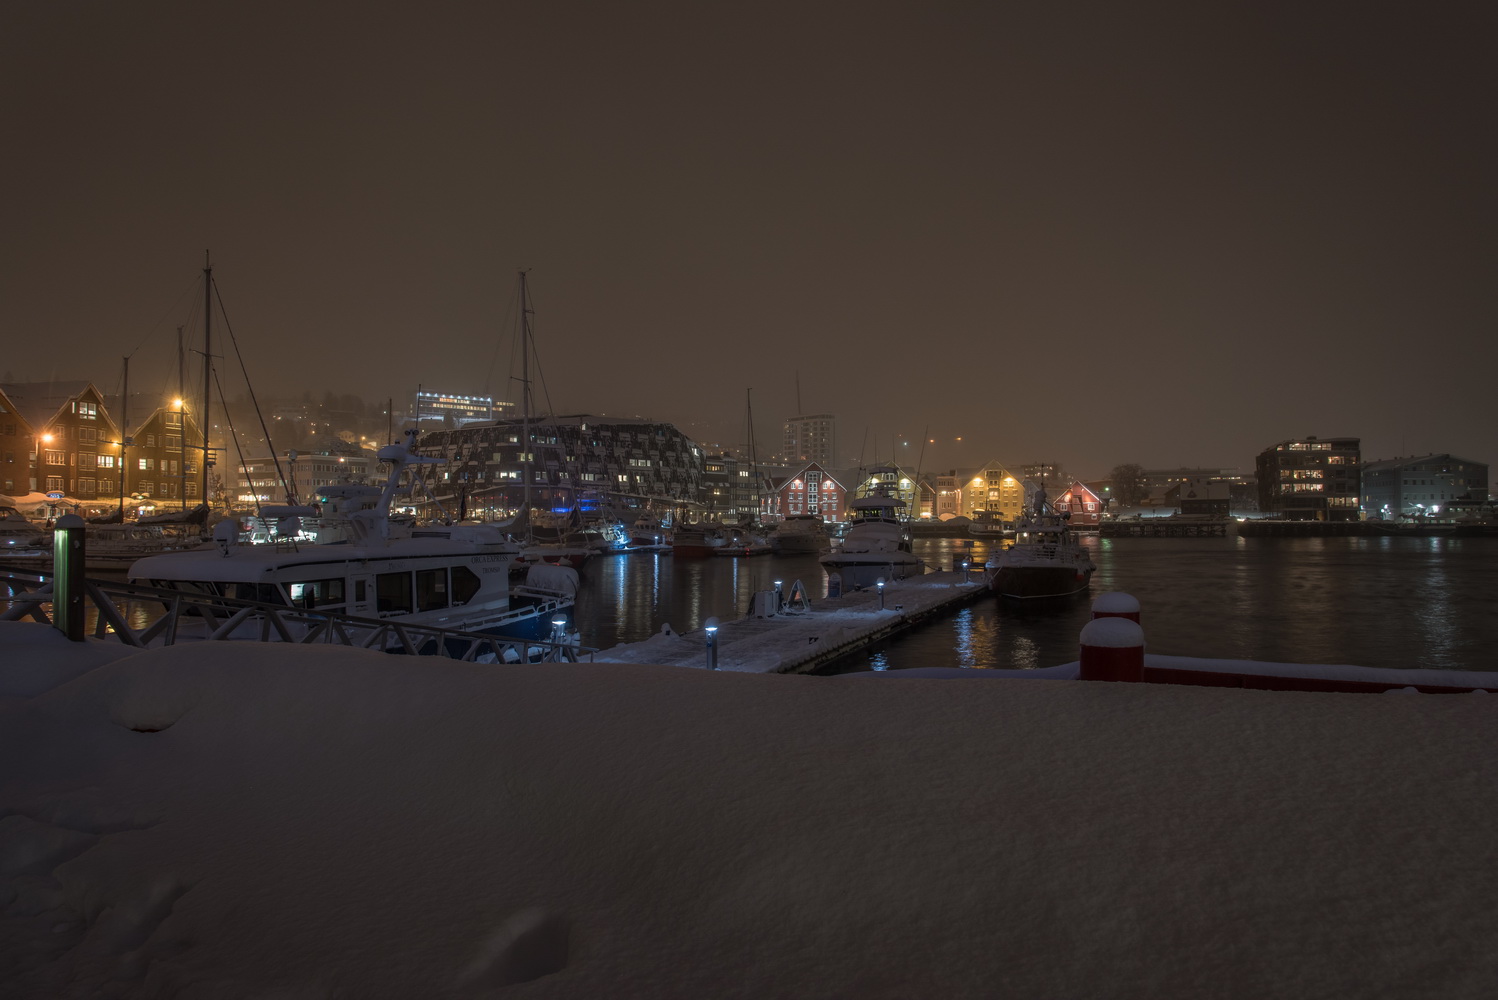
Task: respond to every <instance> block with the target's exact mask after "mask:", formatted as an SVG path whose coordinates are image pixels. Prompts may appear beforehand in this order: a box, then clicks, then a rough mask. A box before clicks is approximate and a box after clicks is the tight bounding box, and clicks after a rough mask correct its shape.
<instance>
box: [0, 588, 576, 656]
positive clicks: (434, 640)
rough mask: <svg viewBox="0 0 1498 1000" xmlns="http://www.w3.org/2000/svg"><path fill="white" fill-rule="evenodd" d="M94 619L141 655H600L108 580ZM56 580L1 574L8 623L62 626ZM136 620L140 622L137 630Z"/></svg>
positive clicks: (0, 616)
mask: <svg viewBox="0 0 1498 1000" xmlns="http://www.w3.org/2000/svg"><path fill="white" fill-rule="evenodd" d="M84 593H85V596H86V601H87V603H88V605H89V608H90V610H91V611H92V612H93V614H92V615H90V617H92V618H93V619H94V625H93V629H92V631H91V633H90V634H91V635H92V637H93V638H96V639H110V638H113V639H117V640H119V641H120V642H122V643H124V644H126V645H128V646H135V647H137V648H140V649H150V648H155V647H159V646H171V645H175V644H176V643H178V642H187V641H191V642H204V641H207V642H221V641H236V642H244V641H249V642H289V643H297V644H301V645H307V644H313V643H327V644H332V645H341V646H352V647H356V648H360V649H374V650H380V651H383V652H389V653H405V654H408V655H411V656H442V657H446V658H448V659H453V660H464V661H470V662H488V661H489V658H490V657H493V659H494V661H495V662H500V663H516V662H563V661H567V662H576V661H579V660H592V659H593V654H594V653H595V652H597V650H595V649H592V648H590V647H586V646H578V645H574V644H572V643H570V642H565V641H562V642H558V641H553V640H551V639H511V638H507V637H503V636H495V635H488V634H486V633H483V632H467V631H463V630H461V629H448V628H439V627H437V626H433V625H420V624H413V623H411V622H404V621H396V620H393V619H382V618H362V617H358V616H355V615H348V614H342V613H338V612H333V611H330V610H328V609H308V608H300V607H288V606H286V605H282V604H262V603H259V602H256V601H241V600H236V599H233V598H228V597H216V596H213V595H210V594H201V595H199V594H187V593H182V592H180V591H175V590H164V589H161V588H157V587H145V586H141V585H139V584H133V583H118V582H114V581H106V580H85V581H84ZM53 599H54V593H53V578H52V576H51V575H50V574H45V573H22V572H15V571H0V607H3V609H4V610H0V621H23V620H26V619H30V620H32V621H37V622H41V623H42V624H44V625H55V624H56V622H55V620H54V618H53V616H52V615H50V614H49V610H50V609H51V606H52V603H53ZM132 620H138V621H140V624H137V625H132V624H131V621H132Z"/></svg>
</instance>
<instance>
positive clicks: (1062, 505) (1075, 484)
mask: <svg viewBox="0 0 1498 1000" xmlns="http://www.w3.org/2000/svg"><path fill="white" fill-rule="evenodd" d="M1054 506H1055V508H1056V511H1057V513H1061V514H1070V515H1071V518H1070V521H1071V526H1072V527H1073V528H1096V527H1097V526H1098V522H1099V521H1101V520H1102V518H1103V506H1104V505H1103V498H1102V497H1100V496H1098V495H1097V494H1096V493H1094V492H1093V491H1092V490H1091V489H1090V488H1088V486H1087V484H1085V483H1083V482H1082V481H1081V480H1080V479H1073V480H1072V482H1071V485H1070V486H1068V487H1067V488H1066V491H1065V492H1064V493H1062V494H1061V495H1060V496H1059V497H1057V498H1056V500H1055V504H1054Z"/></svg>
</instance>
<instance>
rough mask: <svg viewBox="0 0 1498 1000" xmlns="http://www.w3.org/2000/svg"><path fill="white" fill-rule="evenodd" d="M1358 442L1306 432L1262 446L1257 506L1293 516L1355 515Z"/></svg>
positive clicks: (1258, 461) (1301, 518) (1326, 517)
mask: <svg viewBox="0 0 1498 1000" xmlns="http://www.w3.org/2000/svg"><path fill="white" fill-rule="evenodd" d="M1360 443H1361V442H1360V441H1359V440H1358V439H1357V438H1325V439H1321V438H1316V437H1307V438H1303V439H1299V440H1291V441H1281V442H1279V443H1278V444H1276V445H1271V446H1270V447H1268V448H1266V449H1264V450H1263V451H1262V452H1260V453H1259V455H1258V457H1257V459H1256V460H1255V467H1256V471H1257V473H1258V479H1259V509H1260V510H1262V511H1264V512H1266V513H1272V514H1277V515H1279V516H1280V517H1283V518H1285V519H1286V520H1291V521H1352V520H1357V519H1358V517H1359V513H1360V512H1359V501H1360V497H1361V488H1360V484H1361V478H1360V475H1359V473H1360V471H1361V469H1360V466H1361V461H1362V453H1361V449H1360Z"/></svg>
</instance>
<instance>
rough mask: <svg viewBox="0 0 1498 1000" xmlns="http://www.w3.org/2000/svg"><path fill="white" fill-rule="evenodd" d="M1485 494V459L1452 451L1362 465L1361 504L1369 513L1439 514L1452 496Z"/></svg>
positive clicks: (1390, 515)
mask: <svg viewBox="0 0 1498 1000" xmlns="http://www.w3.org/2000/svg"><path fill="white" fill-rule="evenodd" d="M1487 498H1488V467H1487V465H1486V463H1483V462H1474V461H1472V460H1470V459H1466V458H1458V457H1457V456H1455V455H1451V454H1440V455H1420V456H1415V457H1412V458H1387V459H1380V460H1379V461H1376V462H1369V463H1368V464H1366V465H1364V466H1363V475H1362V504H1363V513H1364V514H1365V515H1366V516H1368V517H1381V518H1386V519H1389V520H1392V519H1394V518H1396V517H1399V516H1400V515H1411V514H1414V515H1418V514H1439V513H1440V512H1441V511H1442V510H1444V509H1445V508H1446V506H1447V505H1448V504H1449V503H1450V501H1453V500H1466V501H1479V502H1481V501H1485V500H1487Z"/></svg>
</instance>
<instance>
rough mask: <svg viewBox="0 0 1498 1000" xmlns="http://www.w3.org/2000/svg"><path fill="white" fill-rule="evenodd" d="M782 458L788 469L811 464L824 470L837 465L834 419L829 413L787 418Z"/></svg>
mask: <svg viewBox="0 0 1498 1000" xmlns="http://www.w3.org/2000/svg"><path fill="white" fill-rule="evenodd" d="M783 452H784V453H783V455H782V457H783V458H784V459H785V461H786V462H787V463H788V464H790V465H798V464H800V463H802V462H815V463H817V464H818V465H820V466H821V467H822V468H824V469H830V468H832V467H833V466H834V465H835V464H836V461H837V458H836V456H837V418H836V417H835V416H833V415H832V414H831V413H812V414H808V415H805V416H799V417H789V418H787V419H786V422H785V447H784V449H783Z"/></svg>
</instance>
